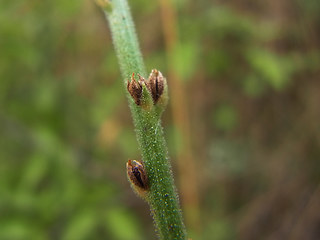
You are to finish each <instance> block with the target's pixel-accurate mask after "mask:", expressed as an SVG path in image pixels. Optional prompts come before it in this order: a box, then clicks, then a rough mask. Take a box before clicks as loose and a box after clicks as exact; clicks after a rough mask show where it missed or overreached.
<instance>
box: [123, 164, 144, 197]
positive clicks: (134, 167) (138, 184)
mask: <svg viewBox="0 0 320 240" xmlns="http://www.w3.org/2000/svg"><path fill="white" fill-rule="evenodd" d="M127 176H128V180H129V182H130V183H131V186H132V188H133V189H134V191H135V192H136V193H137V194H138V195H139V196H140V197H142V198H146V195H147V192H148V191H149V181H148V176H147V173H146V170H145V167H144V164H143V162H141V161H137V160H129V161H128V162H127Z"/></svg>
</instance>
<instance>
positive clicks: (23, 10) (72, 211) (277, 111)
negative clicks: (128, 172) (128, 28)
mask: <svg viewBox="0 0 320 240" xmlns="http://www.w3.org/2000/svg"><path fill="white" fill-rule="evenodd" d="M129 3H130V4H131V6H132V12H133V16H134V19H135V20H136V26H137V32H138V35H139V38H140V40H141V46H142V50H143V52H144V55H145V60H146V65H147V66H148V68H150V69H151V68H155V67H156V68H158V69H161V71H162V72H163V73H166V56H167V54H168V53H166V52H165V46H164V41H163V39H164V37H165V36H164V35H163V33H162V32H161V17H160V15H159V14H158V11H159V9H158V8H159V6H158V4H157V1H143V0H139V1H129ZM174 4H175V5H174V6H175V7H176V10H177V18H178V21H179V30H178V34H179V38H180V44H179V46H178V47H177V48H176V49H175V51H173V52H172V53H170V54H172V55H173V59H174V65H175V69H176V72H177V74H178V75H179V76H180V77H181V78H182V79H183V80H184V84H185V86H186V88H187V91H188V93H190V94H188V96H189V97H188V99H186V100H184V101H185V103H186V104H187V106H188V108H189V111H190V116H189V118H190V121H191V123H192V145H193V148H194V151H195V152H196V153H197V159H196V161H197V166H199V171H198V172H200V173H201V174H200V176H199V179H198V181H199V183H200V186H201V189H200V192H201V196H200V199H201V206H200V207H201V209H200V212H201V219H202V221H203V222H202V224H201V227H200V229H201V230H196V229H190V232H191V233H192V238H193V239H205V240H206V239H246V240H250V239H319V231H318V230H317V226H319V222H320V220H319V216H316V215H314V214H313V212H319V210H320V206H319V204H317V202H318V203H319V202H320V194H319V190H317V189H318V188H319V182H320V174H319V173H320V164H319V158H320V152H319V144H320V138H319V136H320V129H319V123H318V122H319V119H320V109H319V106H318V105H319V102H320V97H319V96H320V95H319V91H320V84H319V73H320V72H319V71H320V68H319V67H320V57H319V56H320V54H319V53H320V46H319V42H320V32H319V29H320V26H319V25H320V17H319V14H318V13H319V10H320V4H319V3H318V1H317V0H307V1H300V0H295V1H288V0H286V1H281V2H278V1H275V0H274V1H252V0H241V1H228V2H221V1H213V2H212V1H209V0H200V1H182V0H179V1H174ZM0 7H1V9H2V11H1V13H0V36H1V37H0V53H1V54H0V78H1V83H0V131H1V137H0V158H1V161H0V239H66V240H68V239H116V240H126V239H128V240H135V239H154V238H155V234H154V232H153V226H152V220H151V217H150V216H149V210H148V207H147V206H146V205H145V204H144V203H143V202H141V200H140V199H138V198H136V197H135V196H134V194H133V193H132V191H131V189H130V187H129V184H128V183H127V181H126V177H125V173H124V165H125V162H126V160H127V159H128V158H139V151H138V149H137V143H136V140H135V136H134V132H133V127H132V123H131V118H130V115H129V111H128V107H127V105H126V99H125V95H124V92H123V86H122V84H121V79H120V74H119V71H118V65H117V61H116V57H115V54H114V51H113V49H112V44H111V40H110V36H109V30H108V27H107V24H106V22H105V19H104V16H103V14H102V12H101V11H100V10H99V9H98V7H96V6H95V5H94V3H93V2H92V1H89V0H86V1H75V0H72V1H61V0H58V1H36V0H31V1H28V2H25V1H21V0H17V1H7V0H5V1H1V2H0ZM168 81H169V84H170V79H168ZM171 94H174V93H171ZM164 124H165V129H166V134H167V137H168V141H169V150H170V152H171V153H172V154H171V155H172V157H173V164H174V159H175V155H176V153H177V152H178V151H177V150H176V149H177V148H179V147H181V146H179V143H178V144H174V140H173V139H179V141H182V139H181V137H180V136H179V134H178V132H177V129H176V128H175V127H174V126H173V124H174V123H172V121H171V115H170V112H169V111H168V112H167V113H166V115H165V117H164ZM174 170H175V172H176V174H177V173H179V171H180V170H178V171H176V169H175V168H174ZM296 216H301V218H300V219H299V220H294V219H296Z"/></svg>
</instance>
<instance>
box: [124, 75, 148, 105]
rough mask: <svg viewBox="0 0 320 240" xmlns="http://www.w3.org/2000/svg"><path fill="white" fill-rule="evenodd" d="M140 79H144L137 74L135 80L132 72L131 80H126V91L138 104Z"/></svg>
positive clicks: (139, 99)
mask: <svg viewBox="0 0 320 240" xmlns="http://www.w3.org/2000/svg"><path fill="white" fill-rule="evenodd" d="M142 81H144V79H143V78H142V77H141V76H140V75H139V81H138V82H137V81H136V80H135V79H134V73H132V76H131V82H130V81H129V80H128V82H127V89H128V92H129V93H130V95H131V96H132V98H133V99H134V101H135V103H136V104H137V105H140V103H141V96H142Z"/></svg>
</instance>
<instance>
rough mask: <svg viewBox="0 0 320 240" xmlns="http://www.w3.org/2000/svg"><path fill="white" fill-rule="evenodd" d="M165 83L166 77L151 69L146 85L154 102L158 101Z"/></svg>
mask: <svg viewBox="0 0 320 240" xmlns="http://www.w3.org/2000/svg"><path fill="white" fill-rule="evenodd" d="M165 84H166V79H165V78H164V77H163V76H162V73H161V72H160V71H158V70H156V69H153V70H152V71H151V73H150V76H149V79H148V81H147V83H146V85H147V88H148V90H149V91H150V93H151V95H152V99H153V101H154V104H156V103H157V102H158V100H159V98H160V96H161V95H162V93H163V90H164V87H165Z"/></svg>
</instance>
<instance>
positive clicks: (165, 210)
mask: <svg viewBox="0 0 320 240" xmlns="http://www.w3.org/2000/svg"><path fill="white" fill-rule="evenodd" d="M100 5H101V3H100ZM103 5H104V6H103V9H104V12H105V15H106V18H107V20H108V22H109V26H110V29H111V35H112V38H113V43H114V47H115V50H116V53H117V56H118V61H119V64H120V69H121V73H122V77H123V79H124V84H125V85H126V84H127V81H128V80H129V79H130V78H131V76H132V73H138V74H140V75H141V76H143V77H147V76H146V71H145V66H144V63H143V60H142V56H141V53H140V49H139V44H138V40H137V36H136V33H135V29H134V24H133V21H132V18H131V14H130V11H129V7H128V4H127V1H126V0H113V1H111V0H110V1H106V0H104V4H103ZM142 95H143V96H144V98H145V99H148V98H149V99H150V98H151V97H150V96H151V95H150V93H149V92H148V90H147V88H146V87H145V86H143V94H142ZM127 97H128V100H129V106H130V109H131V112H132V118H133V121H134V126H135V130H136V135H137V140H138V143H139V146H140V150H141V155H142V159H143V162H144V165H145V170H146V174H147V177H148V181H149V186H150V187H149V189H148V193H147V197H146V201H147V202H148V203H149V205H150V208H151V212H152V215H153V218H154V222H155V225H156V229H157V233H158V234H159V237H160V239H165V240H171V239H172V240H173V239H176V240H180V239H181V240H184V239H186V230H185V227H184V224H183V220H182V214H181V210H180V207H179V202H178V197H177V193H176V189H175V186H174V181H173V176H172V171H171V166H170V163H169V157H168V151H167V147H166V142H165V139H164V136H163V129H162V126H161V120H160V116H161V114H160V112H161V106H156V105H155V106H152V107H147V108H143V107H141V106H139V105H137V104H136V103H135V101H134V100H133V98H132V97H131V96H130V94H129V93H128V91H127ZM159 105H160V104H159ZM159 108H160V110H159Z"/></svg>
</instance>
